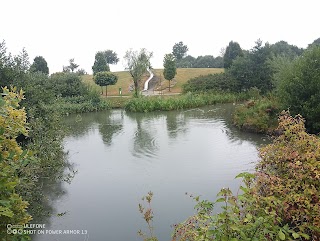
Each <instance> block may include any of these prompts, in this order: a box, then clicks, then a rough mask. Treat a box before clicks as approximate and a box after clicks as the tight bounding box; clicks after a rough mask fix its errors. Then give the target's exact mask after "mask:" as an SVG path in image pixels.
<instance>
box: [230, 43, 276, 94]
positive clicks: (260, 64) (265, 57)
mask: <svg viewBox="0 0 320 241" xmlns="http://www.w3.org/2000/svg"><path fill="white" fill-rule="evenodd" d="M270 57H271V50H270V45H269V44H268V43H266V44H265V45H264V46H262V41H261V40H258V41H257V42H256V45H255V46H254V47H253V49H252V50H251V51H249V53H248V54H245V55H244V56H243V57H238V58H236V59H235V60H234V61H233V62H232V65H231V67H230V68H229V73H230V74H231V75H232V77H233V78H234V79H235V80H236V81H237V83H238V86H239V89H240V90H241V91H246V90H249V89H250V88H252V87H256V88H258V89H260V90H261V92H262V93H266V92H268V91H270V90H272V87H273V86H272V81H271V80H272V74H273V69H272V68H271V66H270V65H269V64H268V61H269V59H270Z"/></svg>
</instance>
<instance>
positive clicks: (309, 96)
mask: <svg viewBox="0 0 320 241" xmlns="http://www.w3.org/2000/svg"><path fill="white" fill-rule="evenodd" d="M274 77H275V83H276V90H277V94H278V96H279V99H280V100H281V103H282V104H283V105H284V107H285V108H289V109H290V112H291V113H292V114H301V115H302V116H303V117H304V118H305V119H306V127H307V129H308V130H309V131H310V132H312V133H317V132H319V131H320V121H319V120H320V47H319V46H314V47H312V48H310V49H307V50H306V51H305V52H304V53H303V56H301V57H299V58H297V59H295V60H294V61H293V62H292V63H291V64H288V63H284V64H283V65H281V66H280V67H279V68H278V72H277V73H276V75H275V76H274Z"/></svg>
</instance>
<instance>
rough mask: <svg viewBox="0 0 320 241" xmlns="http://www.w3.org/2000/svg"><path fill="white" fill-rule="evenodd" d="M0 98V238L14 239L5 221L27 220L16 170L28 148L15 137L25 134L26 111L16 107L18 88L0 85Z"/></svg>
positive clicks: (24, 161) (24, 162)
mask: <svg viewBox="0 0 320 241" xmlns="http://www.w3.org/2000/svg"><path fill="white" fill-rule="evenodd" d="M3 94H4V97H3V98H2V97H1V98H0V112H1V114H0V133H1V138H0V170H1V171H0V240H14V239H13V237H12V236H11V235H7V224H16V225H23V224H26V223H28V222H29V221H30V220H31V216H30V215H29V214H28V213H27V211H26V209H27V207H28V203H27V202H26V201H24V200H23V199H22V197H21V196H20V195H19V194H18V192H17V185H19V182H20V177H19V176H20V174H21V172H23V170H24V169H25V168H26V166H27V165H28V164H29V162H31V161H32V160H31V158H32V157H31V155H30V153H29V151H28V150H25V151H23V150H22V148H21V147H20V146H19V145H18V143H17V141H16V138H17V137H18V135H19V134H24V135H27V134H28V129H27V122H26V119H27V117H26V113H25V111H24V109H20V108H19V102H20V101H21V99H22V98H23V94H22V91H20V92H19V93H15V89H13V90H12V91H9V90H8V89H7V88H6V87H5V88H3Z"/></svg>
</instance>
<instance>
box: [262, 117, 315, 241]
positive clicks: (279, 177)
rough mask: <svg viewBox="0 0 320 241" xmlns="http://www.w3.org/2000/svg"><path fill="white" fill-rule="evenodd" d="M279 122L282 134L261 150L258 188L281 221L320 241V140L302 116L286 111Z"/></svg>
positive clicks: (298, 231)
mask: <svg viewBox="0 0 320 241" xmlns="http://www.w3.org/2000/svg"><path fill="white" fill-rule="evenodd" d="M279 122H280V123H279V127H278V129H277V133H279V134H280V136H279V137H277V138H276V139H275V140H274V141H273V143H272V144H270V145H268V146H266V147H264V148H261V150H260V157H261V160H260V162H259V164H258V166H257V171H258V175H257V190H259V194H260V195H262V196H263V197H265V203H266V205H268V206H269V208H270V209H272V210H273V211H274V212H276V213H277V216H278V217H279V218H281V222H282V224H286V225H289V227H291V228H292V229H293V230H294V231H295V232H296V233H304V234H307V236H309V237H310V239H311V240H319V238H320V216H319V214H320V161H319V160H320V140H319V138H318V137H317V136H314V135H310V134H308V133H307V132H306V129H305V126H304V122H305V121H304V119H303V118H302V117H301V115H297V116H295V117H291V116H290V115H289V114H288V113H287V112H283V113H282V115H281V116H280V118H279ZM268 197H273V198H274V199H275V201H274V202H271V201H270V200H268ZM307 236H306V235H304V236H303V237H305V238H307Z"/></svg>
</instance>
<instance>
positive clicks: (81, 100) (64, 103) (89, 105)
mask: <svg viewBox="0 0 320 241" xmlns="http://www.w3.org/2000/svg"><path fill="white" fill-rule="evenodd" d="M45 107H46V109H48V110H59V112H60V113H61V114H62V115H68V114H71V113H85V112H92V111H99V110H106V109H110V108H111V106H110V104H109V103H108V102H107V101H106V100H105V99H102V98H100V97H98V96H93V97H92V98H88V97H87V96H73V97H65V98H57V100H56V101H55V102H54V104H51V105H46V106H45Z"/></svg>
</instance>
